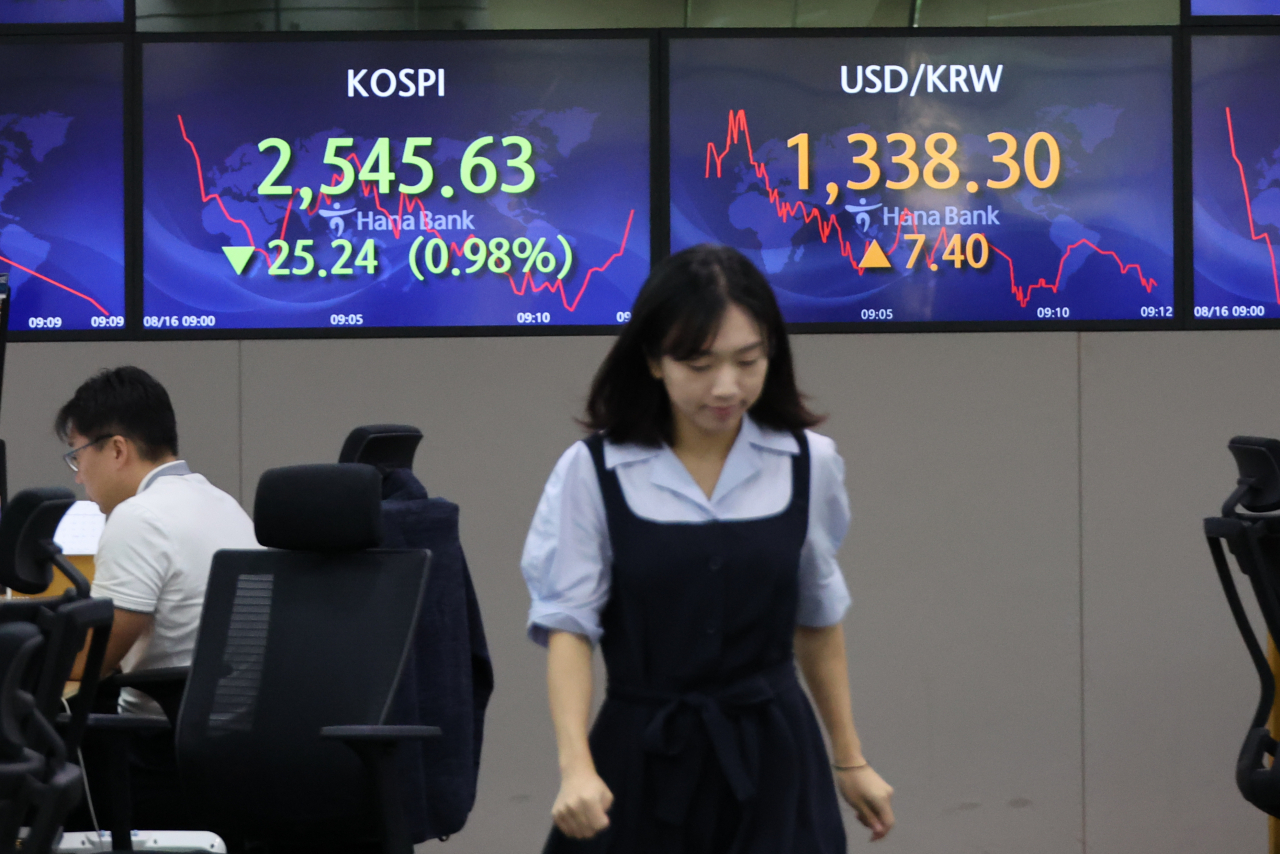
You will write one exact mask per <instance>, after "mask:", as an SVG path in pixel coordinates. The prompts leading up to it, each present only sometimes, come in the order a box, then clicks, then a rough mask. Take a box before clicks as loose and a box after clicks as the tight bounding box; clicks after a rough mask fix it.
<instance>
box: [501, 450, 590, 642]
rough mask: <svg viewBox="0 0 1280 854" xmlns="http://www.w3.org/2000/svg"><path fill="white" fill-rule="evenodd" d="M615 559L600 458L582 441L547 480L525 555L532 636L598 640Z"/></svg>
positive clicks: (522, 563)
mask: <svg viewBox="0 0 1280 854" xmlns="http://www.w3.org/2000/svg"><path fill="white" fill-rule="evenodd" d="M612 563H613V554H612V550H611V548H610V544H609V528H608V523H607V522H606V520H605V512H604V499H603V498H602V496H601V494H600V482H599V480H598V478H597V477H596V471H595V464H594V463H593V461H592V459H591V452H590V451H589V450H588V449H587V446H586V445H584V444H583V443H582V442H578V443H576V444H574V445H573V446H572V447H570V448H569V450H567V451H565V453H564V455H563V456H561V457H560V461H559V462H557V463H556V466H555V468H554V469H553V470H552V472H551V477H550V478H549V479H548V480H547V485H546V487H545V488H544V489H543V491H542V498H541V499H540V500H539V501H538V509H537V511H536V512H535V513H534V516H533V523H532V524H531V525H530V526H529V536H528V537H527V538H526V539H525V543H524V554H523V556H522V557H521V559H520V569H521V572H522V573H523V574H524V580H525V584H526V585H528V587H529V598H530V600H531V603H530V605H529V620H528V632H529V639H530V640H532V641H534V642H535V643H538V644H541V645H543V646H546V644H547V637H548V634H549V632H550V631H552V630H557V631H566V632H573V633H575V634H579V635H584V636H585V637H586V638H587V639H588V640H590V641H591V643H592V644H595V643H597V642H598V641H599V640H600V636H601V634H602V633H603V630H602V629H601V627H600V613H601V611H603V610H604V606H605V603H606V602H608V600H609V581H610V572H609V568H610V566H611V565H612Z"/></svg>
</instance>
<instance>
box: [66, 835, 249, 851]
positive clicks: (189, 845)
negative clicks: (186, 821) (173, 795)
mask: <svg viewBox="0 0 1280 854" xmlns="http://www.w3.org/2000/svg"><path fill="white" fill-rule="evenodd" d="M131 837H132V838H131V841H132V842H133V850H134V851H153V852H157V854H227V846H226V845H225V844H223V842H222V839H221V838H220V837H219V836H218V835H217V834H216V833H208V832H207V831H203V830H135V831H133V833H132V834H131ZM110 850H111V833H110V832H108V831H105V830H104V831H102V832H101V833H99V832H98V831H95V830H89V831H84V832H77V833H64V834H62V839H61V840H60V841H59V842H58V847H57V848H55V849H54V851H55V852H56V854H89V852H97V851H110Z"/></svg>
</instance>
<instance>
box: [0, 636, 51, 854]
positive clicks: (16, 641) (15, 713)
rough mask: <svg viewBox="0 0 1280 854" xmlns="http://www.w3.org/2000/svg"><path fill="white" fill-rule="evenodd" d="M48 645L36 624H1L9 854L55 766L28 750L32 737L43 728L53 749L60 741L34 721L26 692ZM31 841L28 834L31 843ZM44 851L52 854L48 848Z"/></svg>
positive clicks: (0, 773)
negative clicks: (43, 781) (34, 663)
mask: <svg viewBox="0 0 1280 854" xmlns="http://www.w3.org/2000/svg"><path fill="white" fill-rule="evenodd" d="M43 643H44V637H43V636H42V635H41V633H40V629H39V628H37V627H36V626H35V625H34V624H33V623H6V624H4V625H0V852H4V854H9V852H12V851H14V850H15V847H16V844H17V840H18V833H19V829H20V828H21V827H22V825H23V824H24V822H25V820H26V817H27V814H28V812H29V811H30V807H31V805H32V801H33V799H34V796H35V795H36V793H37V787H38V786H39V785H40V780H41V778H42V777H44V776H45V774H46V771H47V769H48V765H49V757H48V756H46V755H45V753H44V752H42V751H37V750H33V749H32V748H31V747H29V746H28V744H29V732H30V731H31V730H32V729H38V733H37V738H40V740H41V742H43V743H44V744H46V745H48V746H50V747H52V746H54V745H56V744H57V742H58V739H57V735H56V734H54V733H53V731H52V728H51V727H50V726H49V723H48V722H47V721H43V720H42V721H39V722H36V721H35V720H33V717H34V716H35V715H36V714H37V713H36V711H35V700H34V698H33V697H32V696H31V693H30V692H29V691H27V690H26V689H25V687H24V686H25V683H27V682H29V681H30V679H29V673H30V671H31V669H32V658H33V657H34V655H35V654H36V652H37V651H38V650H39V649H40V647H41V646H42V645H43ZM62 758H65V756H64V757H62ZM41 836H47V833H42V834H41ZM30 840H31V837H30V835H28V840H26V841H30ZM27 849H29V850H36V848H35V845H24V850H27ZM39 850H40V851H42V852H44V851H47V850H48V845H47V844H45V845H44V846H43V847H41V848H40V849H39Z"/></svg>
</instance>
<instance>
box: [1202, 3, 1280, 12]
mask: <svg viewBox="0 0 1280 854" xmlns="http://www.w3.org/2000/svg"><path fill="white" fill-rule="evenodd" d="M1191 14H1192V15H1280V0H1191Z"/></svg>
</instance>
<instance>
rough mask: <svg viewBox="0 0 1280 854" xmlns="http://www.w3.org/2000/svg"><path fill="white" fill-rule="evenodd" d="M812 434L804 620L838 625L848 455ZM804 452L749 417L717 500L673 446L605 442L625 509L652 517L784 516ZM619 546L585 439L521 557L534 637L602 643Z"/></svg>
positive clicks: (560, 472) (549, 493)
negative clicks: (558, 634)
mask: <svg viewBox="0 0 1280 854" xmlns="http://www.w3.org/2000/svg"><path fill="white" fill-rule="evenodd" d="M805 435H806V436H807V438H808V440H809V459H810V472H811V477H810V486H809V529H808V534H807V536H806V538H805V542H804V547H803V548H802V549H801V551H800V570H799V572H800V578H799V582H800V604H799V608H798V613H797V615H796V618H797V622H798V623H799V624H800V625H802V626H829V625H834V624H835V623H838V622H840V619H841V618H842V617H843V616H844V613H845V611H846V610H847V609H848V607H849V603H850V598H849V591H848V588H847V587H846V585H845V582H844V576H843V575H842V574H841V573H840V566H839V564H838V563H837V562H836V552H837V551H839V549H840V543H841V542H842V541H843V540H844V535H845V532H846V531H847V530H848V528H849V498H848V495H847V493H846V492H845V487H844V460H842V459H841V458H840V454H839V453H837V452H836V446H835V442H833V441H831V439H829V438H827V437H826V436H822V435H820V434H818V433H813V432H806V434H805ZM799 452H800V446H799V443H798V442H797V441H796V439H795V437H794V436H792V435H791V434H789V433H785V432H781V431H777V430H769V429H766V428H762V427H760V426H759V425H758V424H756V423H755V421H753V420H752V419H751V418H750V417H749V416H748V417H745V418H743V420H742V429H741V430H739V431H738V437H737V439H736V440H735V441H734V443H733V447H732V448H730V449H729V456H728V457H727V458H726V459H725V462H724V468H723V469H722V470H721V472H720V479H719V480H718V481H717V482H716V486H715V490H714V491H713V492H712V494H711V497H710V498H708V497H707V495H706V494H705V493H704V492H703V491H702V488H701V487H700V486H698V484H697V483H696V482H695V481H694V479H693V476H692V475H691V474H689V470H688V469H686V468H685V467H684V464H683V463H681V462H680V459H679V458H678V457H677V456H676V455H675V452H674V451H672V450H671V448H670V447H668V446H667V445H663V446H662V447H658V448H650V447H643V446H640V445H615V444H613V443H611V442H608V441H606V442H605V445H604V462H605V467H606V468H608V469H611V470H613V471H615V472H616V473H617V475H618V481H619V482H620V484H621V486H622V495H623V497H624V498H625V499H626V502H627V506H628V507H630V508H631V510H632V512H634V513H635V514H636V515H637V516H640V517H642V518H645V519H649V520H651V521H655V522H682V523H697V522H712V521H735V520H742V519H758V518H763V517H766V516H773V515H775V514H777V513H781V512H782V511H783V510H784V509H786V507H787V505H788V504H789V503H790V502H791V468H792V465H791V461H792V457H793V456H794V455H796V454H798V453H799ZM612 565H613V551H612V548H611V547H610V543H609V528H608V523H607V521H606V519H605V510H604V498H603V496H602V495H601V493H600V481H599V479H598V477H597V475H596V470H595V464H594V463H593V461H592V459H591V452H590V451H589V450H588V449H587V446H586V445H585V444H584V443H582V442H577V443H575V444H574V445H573V446H571V447H570V448H569V450H567V451H565V453H564V455H563V456H561V457H560V461H559V462H558V463H556V466H555V469H554V470H552V472H551V477H550V479H549V480H548V481H547V485H546V488H545V489H544V490H543V492H542V499H541V500H540V501H539V502H538V509H537V511H536V512H535V514H534V517H533V523H532V525H530V527H529V536H528V537H527V538H526V539H525V544H524V556H523V557H522V558H521V561H520V568H521V571H522V572H523V573H524V580H525V583H526V584H527V585H528V587H529V595H530V597H531V599H532V604H531V606H530V608H529V620H528V631H529V637H530V638H531V639H532V640H534V641H535V642H537V643H540V644H543V645H545V644H546V642H547V634H548V631H549V630H552V629H556V630H561V631H567V632H574V633H576V634H580V635H584V636H586V637H587V638H588V639H589V640H590V641H591V642H592V643H596V642H597V641H599V639H600V637H601V635H602V634H603V630H602V628H601V626H600V614H601V612H602V611H603V610H604V606H605V604H606V603H607V602H608V601H609V583H610V567H611V566H612Z"/></svg>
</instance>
